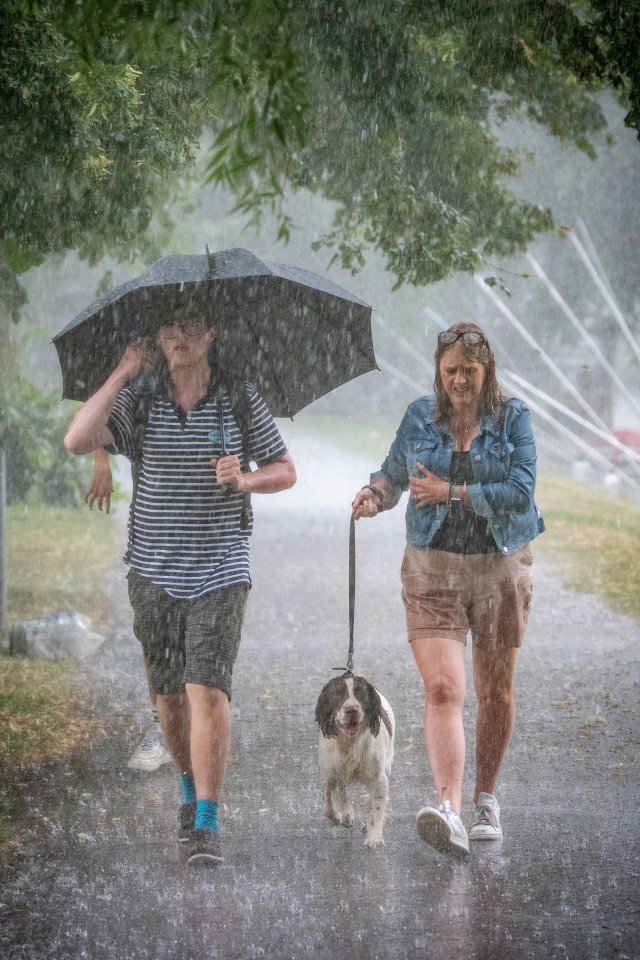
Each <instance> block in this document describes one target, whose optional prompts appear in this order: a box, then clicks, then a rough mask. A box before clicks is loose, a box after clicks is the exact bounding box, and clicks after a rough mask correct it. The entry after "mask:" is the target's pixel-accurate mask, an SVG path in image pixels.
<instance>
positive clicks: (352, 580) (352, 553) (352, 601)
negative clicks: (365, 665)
mask: <svg viewBox="0 0 640 960" xmlns="http://www.w3.org/2000/svg"><path fill="white" fill-rule="evenodd" d="M355 605H356V521H355V517H354V516H353V513H352V514H351V523H350V525H349V655H348V657H347V670H348V671H349V673H352V672H353V624H354V619H355Z"/></svg>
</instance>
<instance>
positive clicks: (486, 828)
mask: <svg viewBox="0 0 640 960" xmlns="http://www.w3.org/2000/svg"><path fill="white" fill-rule="evenodd" d="M469 840H502V827H501V826H500V804H499V803H498V801H497V800H496V798H495V797H494V795H493V794H492V793H479V794H478V799H477V800H476V812H475V816H474V819H473V823H472V824H471V826H470V827H469Z"/></svg>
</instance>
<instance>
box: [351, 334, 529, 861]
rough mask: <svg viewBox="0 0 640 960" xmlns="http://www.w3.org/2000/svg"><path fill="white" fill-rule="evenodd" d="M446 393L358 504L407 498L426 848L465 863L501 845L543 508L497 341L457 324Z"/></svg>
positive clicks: (440, 379) (413, 420)
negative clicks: (470, 685)
mask: <svg viewBox="0 0 640 960" xmlns="http://www.w3.org/2000/svg"><path fill="white" fill-rule="evenodd" d="M435 364H436V377H435V393H434V394H432V395H430V396H427V397H422V398H421V399H419V400H416V401H415V402H414V403H412V404H411V405H410V406H409V408H408V409H407V412H406V413H405V415H404V418H403V420H402V423H401V424H400V428H399V430H398V432H397V434H396V438H395V440H394V442H393V444H392V446H391V449H390V451H389V454H388V456H387V458H386V460H385V461H384V463H383V464H382V467H381V469H380V470H379V471H378V472H377V473H374V474H372V475H371V482H370V483H369V484H368V485H367V486H365V487H363V488H362V490H360V492H359V493H358V494H357V495H356V498H355V500H354V501H353V510H354V515H355V516H356V518H359V517H374V516H376V514H377V513H379V512H380V510H388V509H390V508H391V507H394V506H395V505H396V504H397V502H398V500H399V499H400V495H401V494H402V492H403V491H404V490H407V489H408V490H409V502H408V505H407V512H406V525H407V546H406V549H405V555H404V559H403V563H402V588H403V589H402V599H403V601H404V605H405V611H406V618H407V631H408V637H409V641H410V643H411V649H412V651H413V654H414V657H415V659H416V662H417V664H418V668H419V670H420V673H421V676H422V680H423V682H424V687H425V694H426V705H425V713H424V737H425V744H426V749H427V756H428V759H429V764H430V767H431V772H432V775H433V779H434V782H435V788H436V795H437V798H438V799H437V801H436V803H435V804H434V805H427V806H425V807H423V808H422V809H421V810H420V811H419V813H418V816H417V821H416V825H417V831H418V835H419V836H420V837H421V839H423V840H425V841H426V842H427V843H429V844H431V845H432V846H433V847H435V848H436V849H437V850H440V851H441V852H444V853H449V854H452V855H453V856H456V857H458V858H464V857H466V856H467V855H468V853H469V843H468V841H469V839H472V840H496V839H500V838H501V837H502V827H501V825H500V808H499V805H498V801H497V800H496V797H495V796H494V791H495V784H496V780H497V777H498V774H499V771H500V768H501V766H502V762H503V760H504V757H505V754H506V751H507V747H508V744H509V740H510V738H511V732H512V730H513V721H514V700H513V674H514V669H515V663H516V656H517V652H518V648H519V647H520V645H521V644H522V641H523V639H524V633H525V629H526V624H527V618H528V613H529V605H530V602H531V589H532V588H531V564H532V558H531V552H530V550H529V546H528V544H529V542H530V541H531V540H533V538H534V537H536V536H537V535H538V534H539V533H542V531H543V530H544V523H543V521H542V517H541V516H540V512H539V510H538V508H537V506H536V504H535V500H534V492H535V481H536V448H535V441H534V438H533V433H532V430H531V421H530V417H529V411H528V409H527V407H526V406H525V404H524V403H523V402H522V401H521V400H515V399H505V398H504V397H503V396H502V394H501V392H500V387H499V384H498V380H497V376H496V365H495V359H494V356H493V353H492V350H491V347H490V345H489V343H488V341H487V338H486V336H485V335H484V333H483V331H482V330H481V329H480V327H478V326H476V325H475V324H472V323H458V324H455V325H454V326H452V327H450V329H449V330H446V331H444V332H443V333H441V334H439V336H438V347H437V350H436V354H435ZM468 632H470V633H471V636H472V639H473V677H474V687H475V692H476V696H477V700H478V713H477V721H476V782H475V791H474V797H473V800H474V807H475V812H474V816H473V821H472V824H471V826H470V829H469V833H468V834H467V831H466V829H465V827H464V825H463V823H462V820H461V818H460V810H461V790H462V776H463V772H464V762H465V740H464V729H463V720H462V710H463V704H464V696H465V660H464V652H465V644H466V637H467V633H468Z"/></svg>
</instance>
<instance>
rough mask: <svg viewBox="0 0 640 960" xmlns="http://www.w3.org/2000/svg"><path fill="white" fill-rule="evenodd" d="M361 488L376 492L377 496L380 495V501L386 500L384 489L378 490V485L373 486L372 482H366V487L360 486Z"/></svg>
mask: <svg viewBox="0 0 640 960" xmlns="http://www.w3.org/2000/svg"><path fill="white" fill-rule="evenodd" d="M360 489H361V490H371V493H374V494H375V495H376V497H380V503H383V502H384V493H383V492H382V490H378V488H377V487H372V486H371V484H370V483H365V485H364V487H361V488H360Z"/></svg>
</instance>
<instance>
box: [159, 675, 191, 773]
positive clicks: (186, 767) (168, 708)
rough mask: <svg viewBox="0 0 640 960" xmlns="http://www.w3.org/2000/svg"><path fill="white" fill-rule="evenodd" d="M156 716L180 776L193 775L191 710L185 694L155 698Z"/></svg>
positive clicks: (171, 694) (161, 695)
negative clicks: (190, 730) (190, 727)
mask: <svg viewBox="0 0 640 960" xmlns="http://www.w3.org/2000/svg"><path fill="white" fill-rule="evenodd" d="M157 705H158V716H159V717H160V724H161V726H162V732H163V734H164V740H165V743H166V745H167V749H168V750H169V753H170V754H171V756H172V757H173V760H174V762H175V765H176V767H177V768H178V770H179V771H180V773H181V774H187V775H190V776H191V775H193V769H192V766H191V754H190V745H189V723H190V716H191V709H190V705H189V700H188V698H187V695H186V694H185V693H164V694H158V696H157Z"/></svg>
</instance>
